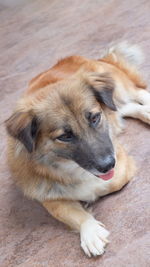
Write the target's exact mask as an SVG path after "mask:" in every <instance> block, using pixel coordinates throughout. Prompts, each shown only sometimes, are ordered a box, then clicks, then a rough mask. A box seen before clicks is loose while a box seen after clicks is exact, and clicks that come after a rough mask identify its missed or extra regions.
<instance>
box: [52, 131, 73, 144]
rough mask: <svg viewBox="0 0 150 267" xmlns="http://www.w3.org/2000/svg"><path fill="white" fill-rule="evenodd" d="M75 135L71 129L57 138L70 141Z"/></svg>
mask: <svg viewBox="0 0 150 267" xmlns="http://www.w3.org/2000/svg"><path fill="white" fill-rule="evenodd" d="M73 137H74V135H73V133H72V132H71V131H69V132H66V133H64V134H62V135H60V136H58V137H57V138H56V139H58V140H60V141H62V142H70V141H72V139H73Z"/></svg>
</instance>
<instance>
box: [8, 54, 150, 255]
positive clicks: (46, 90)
mask: <svg viewBox="0 0 150 267" xmlns="http://www.w3.org/2000/svg"><path fill="white" fill-rule="evenodd" d="M116 57H117V61H116ZM93 72H94V73H101V74H103V73H107V74H108V77H109V76H110V77H111V79H113V80H114V82H115V91H114V95H113V98H114V102H115V104H116V106H117V107H118V112H113V111H110V110H109V109H108V108H106V107H105V106H103V105H101V106H99V105H97V104H96V101H93V100H92V101H93V102H92V101H91V98H90V92H89V91H87V90H86V83H92V85H93V81H92V80H91V79H93V78H92V77H93V76H91V75H93V74H92V73H93ZM94 75H97V74H94ZM108 77H107V75H106V77H104V82H106V83H107V84H108V83H109V78H108ZM94 79H95V78H94ZM94 83H96V84H97V80H94ZM100 83H101V86H102V83H103V79H102V80H101V81H100ZM145 87H146V85H145V83H144V82H143V79H142V78H141V77H140V76H139V74H138V72H137V70H136V68H135V66H134V67H131V66H130V64H129V63H128V62H126V60H125V59H124V58H123V57H122V56H120V57H119V56H118V55H116V56H115V54H114V53H112V54H108V55H106V56H105V57H104V58H102V59H100V60H89V59H86V58H84V57H80V56H72V57H68V58H66V59H64V60H61V61H59V62H58V63H57V64H56V65H55V66H54V67H52V68H51V69H49V70H48V71H45V72H43V73H42V74H40V75H38V76H37V77H35V78H34V79H32V81H31V82H30V84H29V88H28V90H27V92H26V93H25V95H24V96H23V98H22V99H21V100H20V101H19V102H18V104H17V108H16V110H15V115H13V116H12V117H11V118H10V119H9V120H8V121H7V122H6V124H7V128H8V131H9V133H10V134H11V135H13V136H14V137H15V135H16V131H18V129H22V127H23V126H25V124H26V123H27V122H28V120H30V117H32V116H33V114H36V115H37V116H38V117H39V118H40V119H41V120H42V124H41V127H42V130H43V132H42V135H39V137H38V140H37V143H36V144H35V146H38V150H39V151H40V152H39V153H41V155H45V154H47V153H49V151H51V150H52V149H53V148H54V146H55V148H56V147H57V146H58V147H59V146H60V143H59V142H54V143H53V142H52V141H49V142H48V141H47V140H48V136H49V138H50V140H54V138H55V137H56V136H58V135H59V134H62V133H63V132H62V128H61V127H60V124H61V120H63V114H64V113H66V112H68V111H66V110H67V108H66V109H65V110H64V106H63V105H62V103H61V102H59V94H60V93H61V94H63V96H64V101H65V99H66V96H67V95H69V96H70V99H75V100H76V101H74V102H71V104H70V103H69V102H68V103H67V105H72V107H71V108H72V113H73V114H76V117H78V120H79V122H80V119H82V118H80V116H81V115H80V109H81V107H82V106H84V108H85V107H92V108H93V109H95V108H96V109H97V110H103V111H104V114H105V115H104V118H103V123H104V122H105V120H106V118H107V119H108V121H109V122H110V124H111V135H112V138H113V142H114V146H115V150H116V159H117V164H116V166H115V175H114V177H113V178H112V179H111V180H109V181H100V180H101V179H99V178H95V177H94V176H92V174H89V173H88V172H87V171H82V170H81V168H79V167H78V166H77V165H74V164H73V163H70V167H69V169H67V168H68V167H66V171H65V164H66V160H60V159H58V161H59V171H58V170H57V169H53V168H51V169H49V168H48V167H44V166H43V165H42V164H40V162H38V161H36V160H37V159H38V157H39V154H37V153H36V150H35V151H34V152H33V156H31V155H30V154H29V153H28V152H27V150H26V149H25V147H24V145H23V144H22V143H20V142H19V141H18V140H16V139H14V137H9V140H8V161H9V166H10V168H11V171H12V173H13V176H14V178H15V180H16V183H17V184H18V185H19V186H20V187H21V188H22V190H23V192H24V194H25V195H27V196H28V197H30V198H33V199H37V200H39V201H40V202H42V203H43V206H44V207H45V208H46V209H47V210H48V211H49V212H50V213H51V214H52V215H53V216H54V217H55V218H57V219H58V220H60V221H62V222H64V223H66V224H67V225H69V226H70V227H72V228H73V229H76V230H78V231H80V230H81V243H82V244H81V246H82V248H83V249H84V251H85V253H86V254H88V255H90V254H93V255H94V252H93V251H92V248H91V247H90V245H87V244H86V242H87V241H85V236H84V230H83V228H84V229H87V228H86V227H88V226H87V225H86V226H85V224H84V223H85V222H86V221H89V220H92V225H93V229H96V227H97V222H96V221H95V219H94V218H93V216H92V215H90V214H89V213H88V212H86V211H85V210H84V209H83V208H82V206H81V205H80V204H79V202H78V201H79V200H84V201H85V200H86V201H93V200H95V199H96V198H98V197H99V196H103V195H106V194H109V193H112V192H115V191H118V190H120V189H121V188H122V187H123V186H124V185H125V184H126V183H128V182H129V181H130V179H131V178H132V177H133V175H134V173H135V166H134V162H133V160H132V159H131V157H129V156H128V155H127V154H126V152H125V151H124V149H123V147H122V146H121V145H119V144H118V142H117V139H116V134H117V133H119V132H120V131H121V129H122V124H121V120H120V118H119V116H120V115H119V111H122V114H121V115H124V116H126V114H127V116H131V117H136V118H139V119H141V120H143V121H146V122H147V123H150V118H149V117H148V116H149V115H148V114H147V113H146V111H145V106H144V103H143V106H142V108H143V111H142V113H140V114H139V115H138V114H137V113H138V112H137V111H136V116H135V114H133V113H135V112H132V111H130V112H129V110H128V113H127V109H126V107H128V106H127V105H128V104H129V103H130V104H131V105H132V104H134V103H136V104H137V105H138V108H139V104H138V103H139V102H140V99H141V101H142V99H144V97H143V94H144V93H143V91H144V90H143V91H142V97H141V96H140V93H139V92H141V90H140V89H139V88H145ZM76 88H78V92H77V89H76ZM146 93H147V92H146ZM84 94H85V96H86V97H85V98H83V99H85V101H82V100H81V95H84ZM51 97H52V99H53V102H51V105H49V102H48V101H49V99H50V98H51ZM144 101H145V100H144ZM72 103H75V105H74V104H72ZM146 105H147V103H146ZM133 106H134V105H133ZM30 110H32V112H30V115H29V114H28V112H29V111H30ZM123 111H124V114H123ZM125 111H126V112H125ZM22 112H23V114H22V115H21V116H20V113H22ZM144 112H145V113H144ZM32 113H33V114H32ZM18 114H19V115H18ZM27 114H28V115H27ZM67 114H68V115H67V116H68V117H67V119H68V120H69V121H72V114H70V113H67ZM141 114H142V115H141ZM14 117H15V124H14V125H12V124H13V123H14ZM45 118H46V119H47V120H46V119H45ZM54 118H57V120H56V121H57V124H58V125H55V124H54V122H53V121H52V119H54ZM58 118H60V120H59V119H58ZM79 118H80V119H79ZM52 125H53V126H52ZM54 125H55V127H54ZM73 127H74V129H75V131H76V132H78V133H80V131H81V130H80V129H79V128H78V126H77V125H76V124H75V122H74V124H73ZM85 129H86V126H84V127H83V130H82V134H84V131H85ZM85 134H86V132H85ZM45 144H47V145H45ZM61 146H65V144H61ZM54 160H56V158H55V159H54ZM62 166H64V167H63V168H64V169H63V172H62V173H61V171H60V170H61V168H62ZM66 166H67V165H66ZM80 176H82V177H80ZM79 181H80V183H81V184H80V187H78V183H79ZM54 183H55V185H56V183H57V185H58V184H59V186H60V188H63V190H64V192H65V193H64V195H61V194H60V195H59V194H58V195H55V194H54V195H51V196H49V194H48V191H49V190H51V189H52V188H53V186H54ZM71 184H75V186H76V187H77V189H74V191H73V193H72V191H69V190H72V189H69V188H70V187H69V186H70V185H71ZM81 188H82V190H81ZM65 190H66V191H65ZM75 190H76V191H75ZM83 225H84V227H82V226H83ZM94 227H95V228H94ZM101 231H102V232H103V234H102V236H101V240H102V242H103V245H101V249H102V250H101V249H100V248H99V250H100V251H99V254H102V253H103V246H105V245H106V243H107V242H106V236H107V235H108V234H106V232H105V230H103V229H101ZM90 238H91V242H93V241H92V237H90ZM104 240H105V241H104ZM87 247H88V249H87ZM99 254H97V255H99Z"/></svg>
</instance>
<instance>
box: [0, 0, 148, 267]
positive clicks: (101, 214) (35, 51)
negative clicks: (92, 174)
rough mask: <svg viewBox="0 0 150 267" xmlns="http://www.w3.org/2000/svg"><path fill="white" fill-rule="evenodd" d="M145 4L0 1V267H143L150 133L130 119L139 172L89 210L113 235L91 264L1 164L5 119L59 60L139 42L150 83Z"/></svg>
mask: <svg viewBox="0 0 150 267" xmlns="http://www.w3.org/2000/svg"><path fill="white" fill-rule="evenodd" d="M149 38H150V1H149V0H132V1H131V0H126V1H120V0H107V1H105V0H92V1H91V0H83V1H81V0H63V1H59V0H51V1H50V0H5V1H4V0H3V1H2V0H0V51H1V53H0V63H1V64H0V65H1V66H0V140H1V142H0V162H1V164H0V221H1V222H0V266H1V267H7V266H9V267H18V266H19V267H33V266H34V267H47V266H53V267H57V266H59V267H61V266H68V267H78V266H82V267H85V266H86V267H87V266H90V267H94V266H101V267H112V266H115V267H128V266H129V267H141V266H142V267H148V266H150V254H149V253H150V252H149V251H150V249H149V248H148V245H150V244H149V238H150V235H149V225H150V220H149V218H150V216H149V215H150V208H149V195H150V194H149V178H150V177H149V166H150V156H149V155H150V138H149V136H150V135H149V130H150V128H149V127H148V126H146V125H144V124H141V123H140V122H138V121H134V120H127V121H126V125H127V127H126V131H125V133H124V134H123V136H122V137H121V138H120V141H121V142H123V143H124V144H125V146H126V148H127V149H128V151H129V153H130V154H131V155H133V156H134V158H135V160H136V162H137V166H138V172H137V175H136V176H135V177H134V179H133V180H132V182H131V183H130V184H129V185H128V186H126V187H125V188H124V189H123V190H122V191H120V192H118V193H116V194H112V195H110V196H107V197H104V198H102V199H101V200H99V201H97V202H96V203H95V204H94V205H93V212H94V213H95V216H96V218H97V219H99V220H101V221H102V222H103V223H104V224H105V225H106V226H107V228H108V229H109V230H110V232H111V235H110V239H111V243H110V244H109V245H108V247H107V252H106V253H105V254H104V255H103V256H102V257H98V258H93V259H88V258H87V257H86V256H85V255H84V254H83V252H82V251H81V249H80V246H79V236H78V235H77V234H75V233H71V232H69V231H68V230H67V229H66V227H65V226H64V225H63V224H61V223H59V222H57V221H55V219H53V218H52V217H51V216H50V215H49V214H48V213H47V212H46V211H45V210H44V208H42V207H41V206H40V205H39V204H38V203H37V202H34V201H30V200H28V199H26V198H25V197H24V196H23V195H22V193H21V192H20V191H19V190H18V189H17V188H16V187H15V185H14V183H13V180H12V179H11V175H10V173H9V170H8V167H7V164H6V132H5V129H4V125H3V122H4V120H5V119H6V118H8V117H9V115H10V114H11V112H12V110H13V108H14V106H15V102H16V100H17V99H18V98H19V97H20V95H21V94H22V93H23V91H24V90H25V88H26V87H27V84H28V81H29V80H30V79H31V78H32V77H34V76H35V75H36V74H38V73H40V72H41V71H43V70H45V69H47V68H48V67H50V66H52V65H53V64H54V63H55V62H56V61H57V60H58V59H60V58H62V57H64V56H67V55H71V54H80V55H84V56H88V57H94V58H98V57H99V56H100V53H101V51H102V49H103V48H104V47H106V45H107V44H108V43H110V42H111V41H116V40H124V39H128V40H129V41H130V42H132V43H137V44H139V45H141V47H142V48H143V50H144V52H145V54H146V60H145V63H144V64H143V66H142V72H143V74H144V76H145V78H146V80H147V81H148V82H149V81H150V53H149V51H150V42H149Z"/></svg>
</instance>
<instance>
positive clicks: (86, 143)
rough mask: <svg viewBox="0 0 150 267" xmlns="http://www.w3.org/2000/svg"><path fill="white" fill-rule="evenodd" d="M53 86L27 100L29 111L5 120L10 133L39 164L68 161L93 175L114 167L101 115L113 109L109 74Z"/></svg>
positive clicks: (76, 79) (111, 151)
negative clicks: (107, 109) (106, 109)
mask: <svg viewBox="0 0 150 267" xmlns="http://www.w3.org/2000/svg"><path fill="white" fill-rule="evenodd" d="M51 87H52V88H51V89H50V90H49V89H45V92H44V91H41V92H40V91H39V94H38V93H37V95H35V96H31V99H32V98H33V99H32V100H31V99H30V97H29V96H28V99H30V101H29V102H30V104H28V105H27V106H28V107H25V110H27V111H24V112H16V113H15V114H14V115H12V116H11V118H10V119H9V120H8V121H7V122H6V124H7V129H8V132H9V134H10V135H12V136H13V137H15V138H17V139H19V140H20V142H22V143H23V144H24V146H25V148H26V149H27V151H28V153H30V155H32V158H33V159H34V160H36V161H37V162H39V163H40V164H44V165H46V166H48V165H49V166H50V165H51V166H53V167H57V165H58V163H59V161H61V162H62V161H65V162H66V161H68V163H70V160H71V161H74V162H76V163H77V164H78V165H80V166H81V167H82V168H84V169H86V170H88V171H89V172H91V173H93V174H95V175H99V174H100V173H106V172H108V171H109V170H110V169H112V168H113V167H114V165H115V159H114V149H113V145H112V141H111V138H110V135H109V125H108V122H107V119H106V116H105V108H106V106H107V108H110V109H112V110H115V109H116V108H115V105H114V103H113V99H112V93H113V88H114V84H113V81H112V80H111V79H110V77H109V76H108V75H107V74H104V75H100V74H95V73H90V74H84V75H83V74H82V75H81V74H80V75H79V74H78V75H75V76H74V77H73V78H71V79H69V80H68V81H65V82H64V81H63V82H60V83H57V84H54V85H51ZM42 90H43V89H42ZM34 98H35V99H34ZM25 103H27V100H26V101H25Z"/></svg>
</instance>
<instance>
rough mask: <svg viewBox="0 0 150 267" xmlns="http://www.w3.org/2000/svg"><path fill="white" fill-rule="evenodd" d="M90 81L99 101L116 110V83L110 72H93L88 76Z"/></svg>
mask: <svg viewBox="0 0 150 267" xmlns="http://www.w3.org/2000/svg"><path fill="white" fill-rule="evenodd" d="M88 83H89V85H90V87H91V89H92V91H93V92H94V95H95V97H96V99H97V101H98V102H100V103H103V104H105V105H106V106H107V107H108V108H110V109H112V110H114V111H116V110H117V108H116V106H115V103H114V101H113V91H114V88H115V85H114V81H113V79H112V78H111V77H110V76H109V74H108V73H103V74H100V73H95V72H94V73H91V74H90V75H89V76H88Z"/></svg>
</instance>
